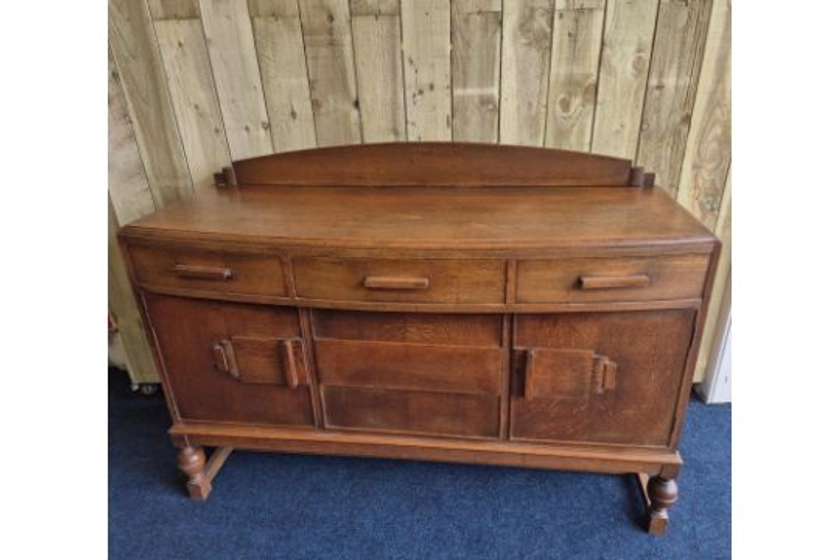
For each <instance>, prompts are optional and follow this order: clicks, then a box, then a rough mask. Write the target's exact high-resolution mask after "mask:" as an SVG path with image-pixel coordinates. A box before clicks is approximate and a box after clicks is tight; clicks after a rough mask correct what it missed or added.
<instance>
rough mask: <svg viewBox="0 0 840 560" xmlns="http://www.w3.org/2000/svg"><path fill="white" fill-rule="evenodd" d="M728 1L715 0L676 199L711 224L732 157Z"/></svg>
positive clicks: (715, 218)
mask: <svg viewBox="0 0 840 560" xmlns="http://www.w3.org/2000/svg"><path fill="white" fill-rule="evenodd" d="M730 14H731V9H730V4H729V0H715V2H714V5H713V6H712V16H711V22H710V24H709V33H708V37H707V39H706V47H705V51H704V54H703V68H702V70H701V72H700V82H699V84H698V86H697V100H696V102H695V104H694V112H693V114H692V117H691V128H690V129H689V133H688V149H687V150H686V154H685V161H684V162H683V165H682V173H681V176H680V186H679V192H678V194H677V199H678V200H679V201H680V203H681V204H682V205H683V206H685V207H686V208H687V209H688V210H689V212H691V213H692V214H693V215H694V216H696V217H697V218H698V219H699V220H700V221H702V222H703V223H704V224H705V225H706V226H707V227H709V228H712V227H714V225H715V222H716V220H717V215H718V211H719V209H720V202H721V199H722V193H723V190H724V185H725V182H726V175H727V173H728V172H729V162H730V157H731V150H732V148H731V142H732V141H731V138H730V126H731V110H730V96H731V91H730V83H731V81H730V45H731V32H730V27H731V21H730V20H731V15H730Z"/></svg>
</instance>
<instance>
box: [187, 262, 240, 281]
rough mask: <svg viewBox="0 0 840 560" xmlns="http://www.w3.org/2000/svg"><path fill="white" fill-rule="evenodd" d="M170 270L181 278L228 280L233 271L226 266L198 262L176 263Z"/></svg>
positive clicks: (231, 276)
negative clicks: (204, 264) (205, 264)
mask: <svg viewBox="0 0 840 560" xmlns="http://www.w3.org/2000/svg"><path fill="white" fill-rule="evenodd" d="M172 272H174V273H175V274H177V275H178V276H180V277H181V278H198V279H201V280H230V279H231V278H233V271H231V269H229V268H228V267H226V266H223V267H219V266H202V265H199V264H176V265H175V266H173V267H172Z"/></svg>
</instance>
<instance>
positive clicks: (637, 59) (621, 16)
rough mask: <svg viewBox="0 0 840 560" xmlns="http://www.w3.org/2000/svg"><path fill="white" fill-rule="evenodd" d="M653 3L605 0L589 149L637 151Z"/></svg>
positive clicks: (629, 153) (628, 154)
mask: <svg viewBox="0 0 840 560" xmlns="http://www.w3.org/2000/svg"><path fill="white" fill-rule="evenodd" d="M657 5H658V2H653V1H652V0H610V2H608V3H607V13H606V16H605V17H606V21H605V22H604V42H603V47H602V49H601V66H600V70H599V74H598V100H597V102H596V106H595V127H594V130H593V132H592V151H593V152H597V153H599V154H605V155H610V156H618V157H624V158H628V159H634V158H635V157H636V144H637V142H638V138H639V126H640V124H641V120H642V107H643V104H644V100H645V91H646V89H647V87H646V84H647V76H648V65H649V62H650V51H651V46H652V44H653V32H654V26H655V23H656V11H657Z"/></svg>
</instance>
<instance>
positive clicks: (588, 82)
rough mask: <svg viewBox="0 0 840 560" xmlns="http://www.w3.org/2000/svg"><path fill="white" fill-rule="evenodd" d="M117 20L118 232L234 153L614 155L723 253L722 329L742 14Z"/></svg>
mask: <svg viewBox="0 0 840 560" xmlns="http://www.w3.org/2000/svg"><path fill="white" fill-rule="evenodd" d="M109 5H110V7H109V44H110V55H109V56H110V57H111V59H112V64H111V65H112V74H113V77H112V80H111V85H110V86H109V114H110V115H111V129H112V130H111V131H110V135H109V140H110V145H111V168H110V169H109V178H110V181H109V194H110V201H111V205H112V209H113V227H117V226H119V225H122V224H124V223H125V222H126V221H128V220H130V219H133V218H135V217H138V216H140V215H142V214H144V213H148V212H151V211H152V210H153V209H155V208H161V207H163V206H165V205H166V204H168V203H170V202H171V201H173V200H177V199H179V198H182V197H187V196H191V195H192V193H193V191H194V189H197V188H205V187H208V186H209V185H211V184H212V173H213V172H214V171H217V170H218V169H219V168H221V167H222V166H223V165H225V164H227V163H228V162H229V161H230V160H231V158H233V159H240V158H244V157H252V156H256V155H261V154H266V153H271V152H282V151H289V150H297V149H304V148H311V147H316V146H329V145H338V144H353V143H359V142H392V141H404V140H410V141H432V140H444V141H449V140H456V141H470V142H501V143H505V144H525V145H538V146H539V145H545V146H550V147H559V148H565V149H572V150H580V151H591V152H596V153H605V154H611V155H617V156H621V157H626V158H629V159H633V160H635V161H636V162H637V163H638V164H639V165H644V166H645V167H646V168H647V169H650V170H652V171H655V172H656V173H657V184H658V185H660V186H661V187H663V188H664V189H666V190H667V191H668V192H669V193H670V194H671V195H672V196H673V197H674V198H676V199H677V200H678V201H679V202H680V203H681V204H682V205H683V206H684V207H685V208H687V209H688V210H689V211H690V212H692V213H693V214H694V215H695V216H697V217H698V218H699V219H700V220H701V221H703V223H705V224H706V225H707V226H708V227H710V228H711V229H713V230H715V231H716V232H717V233H718V235H719V236H720V237H721V238H722V239H723V240H724V243H725V244H726V247H725V248H724V252H723V255H722V260H721V265H720V267H721V268H720V270H721V272H720V276H719V278H720V280H719V282H718V283H717V284H716V286H715V289H714V291H713V306H712V309H711V311H710V319H713V318H714V317H715V316H716V305H718V304H719V301H720V299H721V297H722V296H721V294H722V292H723V290H724V286H725V281H726V280H725V279H726V278H728V277H729V270H730V266H731V265H730V262H729V261H730V258H729V255H730V252H729V237H730V233H729V232H730V223H731V219H730V218H729V214H728V212H729V210H728V209H729V200H730V197H731V194H730V187H729V186H728V185H729V182H730V179H729V176H730V172H729V162H730V142H729V134H730V132H729V127H730V124H729V121H730V110H729V103H730V91H729V83H730V81H729V72H730V65H729V49H730V31H729V30H730V11H731V8H730V0H451V1H447V0H306V1H303V0H109ZM114 266H115V267H116V268H115V271H114V272H113V273H112V275H113V276H119V273H118V269H119V266H120V263H117V264H116V265H114ZM116 280H117V282H116V283H115V285H117V286H118V285H119V281H120V278H117V279H116ZM117 292H119V290H117ZM114 297H117V298H118V297H119V296H118V295H114ZM132 305H133V303H132V302H129V303H127V304H125V305H123V304H122V303H119V302H112V306H111V307H112V310H115V311H116V312H118V313H119V312H122V313H127V314H129V315H131V314H132V313H133V311H131V306H132ZM117 308H119V309H117ZM120 310H122V311H120ZM135 311H136V309H135ZM713 323H714V321H713V320H710V321H709V329H713V328H714V325H713ZM128 336H130V335H128ZM137 338H138V340H131V341H127V344H126V346H127V348H126V350H127V353H128V354H129V355H130V356H129V357H130V358H131V356H141V355H143V354H142V353H143V351H142V350H137V349H136V348H129V347H130V346H132V345H145V340H144V339H143V340H141V339H140V337H137ZM708 338H709V339H711V337H710V336H709V337H708ZM709 342H710V340H709ZM708 346H709V345H708V344H706V345H704V348H703V349H702V350H701V355H700V359H699V361H698V368H697V372H698V374H697V376H696V379H699V376H700V375H702V372H703V369H704V367H705V364H706V363H707V354H708V350H709V348H708ZM145 351H146V353H148V349H145ZM144 360H145V358H138V361H139V362H143V361H144ZM149 367H150V365H149V363H148V362H147V360H146V361H145V363H144V365H142V366H140V367H139V369H148V368H149ZM135 369H138V368H135ZM154 375H155V374H154V372H145V371H144V372H143V374H142V377H143V379H149V378H153V377H154Z"/></svg>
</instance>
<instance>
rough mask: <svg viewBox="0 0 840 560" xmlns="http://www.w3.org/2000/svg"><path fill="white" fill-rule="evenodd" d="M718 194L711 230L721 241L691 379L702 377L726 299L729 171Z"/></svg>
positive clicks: (729, 266)
mask: <svg viewBox="0 0 840 560" xmlns="http://www.w3.org/2000/svg"><path fill="white" fill-rule="evenodd" d="M725 185H726V186H725V187H724V190H723V196H722V197H721V205H720V213H719V214H718V217H717V223H716V224H715V228H714V232H715V235H717V236H718V239H720V241H721V243H722V247H721V251H720V260H719V262H718V270H717V276H715V282H714V284H713V285H712V293H711V296H710V299H709V311H708V316H707V318H706V327H705V329H704V330H703V340H702V342H701V344H700V351H699V354H698V356H697V367H696V368H695V370H694V381H697V382H699V381H702V380H703V376H704V375H705V374H706V369H708V364H709V358H710V356H711V353H712V347H713V346H714V342H715V332H716V330H717V328H718V323H719V322H720V316H721V311H722V310H723V307H724V305H723V304H724V300H725V299H726V291H727V288H728V285H729V283H730V282H731V276H732V192H731V174H730V173H727V176H726V183H725Z"/></svg>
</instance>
